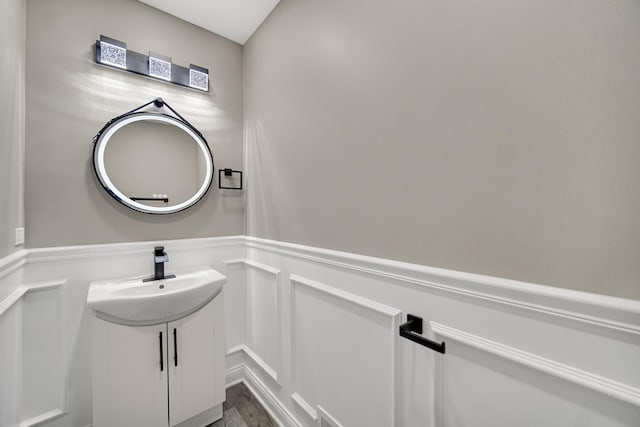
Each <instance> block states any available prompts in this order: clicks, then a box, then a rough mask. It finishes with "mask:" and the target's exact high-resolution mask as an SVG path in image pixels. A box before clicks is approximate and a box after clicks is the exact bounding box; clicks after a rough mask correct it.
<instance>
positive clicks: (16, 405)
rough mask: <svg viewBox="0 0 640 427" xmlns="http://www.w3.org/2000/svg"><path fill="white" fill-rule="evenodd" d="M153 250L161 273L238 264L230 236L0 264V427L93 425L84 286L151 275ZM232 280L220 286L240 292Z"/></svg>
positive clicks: (56, 253)
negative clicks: (161, 253) (162, 255)
mask: <svg viewBox="0 0 640 427" xmlns="http://www.w3.org/2000/svg"><path fill="white" fill-rule="evenodd" d="M158 245H163V246H165V248H166V250H167V253H168V254H169V259H170V261H169V263H168V264H167V265H166V272H167V274H170V273H171V272H172V271H175V270H182V269H189V268H197V267H201V266H207V265H208V266H211V267H212V268H214V269H216V270H218V271H221V272H223V273H224V272H225V271H226V266H225V263H224V261H225V260H234V259H244V258H245V248H244V237H241V236H239V237H238V236H237V237H214V238H204V239H185V240H166V241H152V242H133V243H118V244H105V245H87V246H73V247H57V248H55V247H54V248H42V249H29V250H25V251H21V252H20V253H17V254H13V255H11V256H10V257H7V258H5V259H1V260H0V340H1V341H0V342H2V343H3V345H2V346H0V358H1V360H2V363H0V426H1V427H5V426H11V427H13V426H21V427H30V426H47V427H85V426H88V425H90V424H91V423H92V410H91V386H92V379H91V328H90V318H91V316H90V313H89V312H88V311H87V310H86V307H85V302H86V297H87V292H88V289H89V283H91V282H93V281H98V280H106V279H113V278H122V277H133V276H139V275H145V274H148V275H151V274H152V273H153V248H154V246H158ZM236 280H241V281H243V279H242V276H239V277H235V276H234V277H232V278H231V279H230V280H229V281H228V283H227V285H225V286H228V288H229V289H236V288H240V287H242V286H244V283H241V284H240V285H237V284H236V283H235V281H236ZM63 283H66V284H64V286H62V284H63ZM36 291H38V292H36ZM225 295H226V290H225ZM237 300H238V301H240V300H244V298H243V297H242V296H240V297H239V298H237ZM236 303H237V302H236ZM23 311H24V313H23ZM225 312H237V310H236V309H235V307H233V308H229V307H225ZM240 316H242V315H240ZM23 323H24V325H23ZM228 337H229V338H230V339H231V340H232V341H234V342H238V343H242V342H243V338H242V335H241V334H237V333H231V334H229V335H228ZM23 341H24V348H25V354H24V355H22V349H23ZM5 343H7V346H5V345H4V344H5ZM5 361H6V363H5ZM23 362H24V363H23ZM16 364H17V365H16ZM23 365H24V366H23Z"/></svg>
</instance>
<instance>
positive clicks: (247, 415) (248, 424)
mask: <svg viewBox="0 0 640 427" xmlns="http://www.w3.org/2000/svg"><path fill="white" fill-rule="evenodd" d="M223 409H224V415H223V417H222V419H221V420H219V421H216V422H215V423H213V424H211V425H209V426H208V427H277V424H276V423H275V421H273V419H272V418H271V417H270V416H269V414H268V413H267V411H265V409H264V408H263V407H262V405H260V403H259V402H258V400H257V399H256V398H255V397H254V396H253V394H251V392H250V391H249V389H248V388H247V386H245V385H244V384H243V383H240V384H237V385H234V386H233V387H230V388H228V389H227V400H226V402H224V405H223Z"/></svg>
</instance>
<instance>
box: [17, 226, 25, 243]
mask: <svg viewBox="0 0 640 427" xmlns="http://www.w3.org/2000/svg"><path fill="white" fill-rule="evenodd" d="M20 245H24V228H22V227H20V228H16V246H20Z"/></svg>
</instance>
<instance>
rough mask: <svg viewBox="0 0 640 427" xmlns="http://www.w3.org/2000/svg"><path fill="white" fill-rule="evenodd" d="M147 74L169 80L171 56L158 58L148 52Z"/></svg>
mask: <svg viewBox="0 0 640 427" xmlns="http://www.w3.org/2000/svg"><path fill="white" fill-rule="evenodd" d="M149 75H150V76H151V77H157V78H159V79H163V80H169V81H170V80H171V58H165V57H163V58H158V57H157V56H152V54H149Z"/></svg>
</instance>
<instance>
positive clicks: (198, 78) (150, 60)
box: [96, 35, 209, 92]
mask: <svg viewBox="0 0 640 427" xmlns="http://www.w3.org/2000/svg"><path fill="white" fill-rule="evenodd" d="M96 62H97V63H98V64H102V65H106V66H108V67H112V68H115V69H119V70H123V71H129V72H131V73H136V74H140V75H143V76H146V77H149V78H152V79H154V80H158V81H162V82H166V83H173V84H175V85H178V86H183V87H188V88H191V89H195V90H198V91H202V92H209V70H208V69H206V68H203V67H199V66H197V65H193V64H190V65H189V67H183V66H181V65H178V64H174V63H172V62H171V58H169V57H167V56H163V55H158V54H155V53H153V52H150V54H149V55H145V54H143V53H138V52H134V51H133V50H129V49H127V44H126V43H124V42H121V41H119V40H116V39H113V38H111V37H106V36H103V35H100V40H96ZM150 65H151V66H150Z"/></svg>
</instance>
